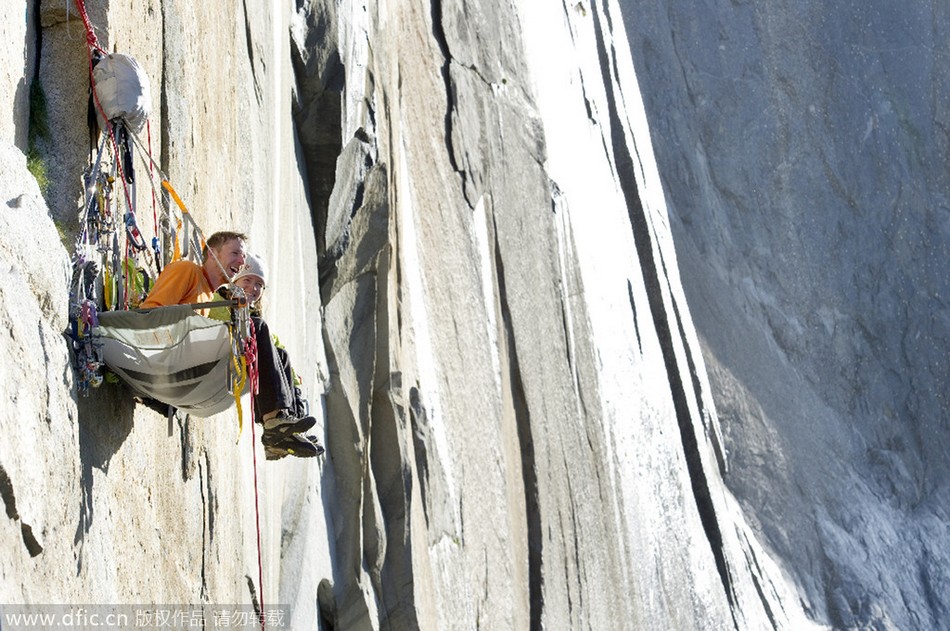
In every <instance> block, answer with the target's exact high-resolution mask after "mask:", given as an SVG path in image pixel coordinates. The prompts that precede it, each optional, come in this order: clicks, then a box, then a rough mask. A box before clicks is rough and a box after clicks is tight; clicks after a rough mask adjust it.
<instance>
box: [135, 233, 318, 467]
mask: <svg viewBox="0 0 950 631" xmlns="http://www.w3.org/2000/svg"><path fill="white" fill-rule="evenodd" d="M246 242H247V235H245V234H242V233H240V232H215V233H214V234H213V235H211V236H210V237H209V238H208V240H207V242H206V244H205V247H204V250H203V251H202V253H203V255H204V260H203V262H202V264H201V265H198V264H197V263H192V262H191V261H176V262H174V263H170V264H169V265H167V266H165V269H164V270H162V273H161V274H159V276H158V280H157V281H155V287H154V288H152V291H151V292H149V294H148V296H147V297H146V299H145V300H144V301H143V302H142V304H141V308H143V309H154V308H155V307H166V306H170V305H185V304H195V303H201V302H211V301H213V300H215V298H216V297H217V293H216V290H217V289H218V288H219V287H221V286H222V285H225V284H226V283H227V282H228V280H229V278H233V277H236V276H238V275H239V274H241V275H244V276H247V275H249V273H252V274H253V275H255V276H258V277H260V278H263V277H264V272H263V271H262V269H261V266H260V263H259V261H258V260H257V259H254V260H252V263H254V269H249V268H250V266H248V265H247V262H248V257H247V250H246V249H245V243H246ZM242 272H244V273H243V274H242ZM262 282H263V281H262ZM208 311H209V310H208V309H200V310H199V312H201V313H202V315H207V314H208ZM255 324H256V325H257V327H258V328H259V334H258V335H256V336H255V337H256V339H257V343H258V374H259V377H260V383H259V388H260V390H259V393H258V401H259V403H260V405H261V408H262V410H267V411H266V412H264V413H263V415H262V416H263V418H261V419H260V422H261V424H262V425H264V431H265V432H266V433H267V435H268V436H269V437H271V438H273V437H274V436H275V435H279V436H280V437H282V438H283V440H280V441H277V440H271V441H270V442H271V443H273V444H272V445H271V446H272V447H274V446H280V447H283V448H286V452H287V453H290V454H292V455H294V456H297V457H302V458H308V457H313V456H318V455H320V454H321V453H323V447H322V446H319V444H317V445H315V444H313V442H312V441H310V440H309V439H307V438H306V437H305V436H303V435H302V433H303V432H306V431H307V430H308V429H310V428H311V427H313V426H314V425H315V424H316V419H315V418H313V417H312V416H303V417H300V416H297V415H296V414H295V412H296V410H295V393H294V391H293V388H292V385H291V384H288V383H287V379H286V378H284V374H283V369H282V367H281V366H278V365H277V357H278V353H277V351H276V349H275V348H274V346H273V341H272V340H271V337H270V333H269V332H268V330H267V326H266V323H265V322H264V321H263V319H255ZM265 446H267V445H265Z"/></svg>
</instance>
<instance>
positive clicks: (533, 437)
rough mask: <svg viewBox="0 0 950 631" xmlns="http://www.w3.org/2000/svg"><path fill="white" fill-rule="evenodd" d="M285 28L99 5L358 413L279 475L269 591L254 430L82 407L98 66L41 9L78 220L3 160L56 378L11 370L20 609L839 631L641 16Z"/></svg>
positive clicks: (5, 479)
mask: <svg viewBox="0 0 950 631" xmlns="http://www.w3.org/2000/svg"><path fill="white" fill-rule="evenodd" d="M287 9H288V10H289V11H290V13H289V14H284V13H283V12H282V9H281V8H280V7H277V8H276V10H275V8H274V7H268V8H261V7H255V6H251V5H250V4H249V3H240V4H237V5H217V4H216V5H214V6H212V5H210V4H207V5H206V4H203V3H187V2H179V1H178V0H165V1H164V2H161V3H156V2H145V1H144V0H143V1H142V2H132V3H126V4H122V5H121V6H120V5H118V4H114V3H93V2H90V6H89V11H90V16H91V18H92V20H93V23H94V24H96V26H97V35H98V37H99V39H100V43H101V44H102V45H103V46H104V47H106V48H108V49H109V50H120V51H122V52H127V53H130V54H132V55H133V56H135V57H137V58H139V59H140V60H141V61H142V63H143V65H144V67H145V68H146V71H147V72H148V74H149V75H150V77H152V82H153V94H154V95H155V114H154V115H153V128H152V142H153V148H154V152H155V155H156V156H157V157H156V160H157V161H158V162H159V164H161V166H162V169H163V171H164V172H165V173H167V174H168V176H169V178H170V179H171V180H172V181H173V182H174V183H175V185H176V188H177V189H178V190H179V192H181V193H182V195H183V197H184V198H185V199H186V201H187V202H188V204H189V206H190V207H191V209H192V212H194V213H195V215H196V218H197V219H198V220H199V223H201V225H202V226H203V227H204V228H205V230H206V231H207V232H211V231H213V230H216V229H221V228H232V227H240V228H244V229H246V230H247V231H249V232H250V233H251V235H252V238H251V250H253V251H256V252H258V253H260V254H262V255H263V256H264V258H265V260H266V261H267V263H268V267H269V269H270V270H272V278H269V287H268V294H267V304H268V307H267V311H266V312H265V314H266V316H267V318H268V320H269V322H270V323H271V326H272V328H273V329H275V330H276V331H277V332H278V333H279V334H280V336H281V338H282V339H283V341H285V342H286V343H287V345H288V347H289V348H290V349H291V352H292V356H293V359H294V363H295V365H296V366H297V368H298V370H299V371H300V372H301V373H302V376H303V378H304V381H305V383H306V384H307V386H308V390H309V394H310V395H311V399H312V402H313V404H314V406H313V407H314V410H315V411H317V412H321V413H323V412H325V415H324V414H320V416H321V420H324V422H325V425H324V427H322V428H321V429H325V443H326V445H327V447H328V456H327V457H326V458H325V459H324V460H322V461H310V462H300V461H298V462H294V461H292V459H285V460H283V461H280V462H277V463H263V462H262V458H260V456H261V453H260V451H258V457H259V460H260V461H261V462H259V464H260V465H261V469H260V470H259V471H258V474H259V475H258V477H259V478H260V480H259V488H260V499H261V508H262V515H261V522H260V526H261V532H262V541H261V543H262V547H261V549H262V552H263V555H264V556H263V568H262V573H263V576H264V581H263V583H264V585H263V588H264V593H263V594H260V593H259V592H257V591H256V590H257V589H259V587H260V586H259V585H258V581H257V547H256V524H255V522H254V521H253V507H254V476H253V469H252V468H251V458H250V454H251V449H252V446H251V444H250V443H251V436H250V432H249V431H248V428H247V427H245V430H244V432H243V433H242V434H240V437H239V436H238V433H237V427H236V419H235V416H234V415H233V413H228V414H222V415H219V416H218V417H215V418H213V419H208V420H199V419H184V418H177V417H176V418H173V419H171V420H168V419H165V418H163V417H162V416H160V415H157V414H155V413H154V412H152V411H150V410H149V409H147V408H145V407H143V406H141V405H137V404H135V403H134V401H133V400H132V399H131V398H130V396H129V393H128V392H127V391H126V390H125V389H124V388H122V387H120V386H104V387H103V388H101V389H99V390H97V391H95V392H94V393H93V394H92V395H91V396H90V397H88V398H80V397H79V396H78V395H77V394H76V392H75V385H74V376H73V374H72V371H71V370H70V369H69V367H68V364H67V362H68V352H67V347H66V344H65V342H64V341H63V339H62V338H61V337H60V336H59V332H60V331H62V330H63V328H64V327H65V324H66V323H65V319H66V316H65V307H66V298H65V291H66V287H65V286H66V283H67V282H68V280H67V278H66V276H65V272H66V269H67V266H66V265H67V261H68V256H69V246H70V243H69V241H70V238H71V235H72V232H71V230H73V231H74V229H75V225H74V223H71V222H75V217H76V214H77V208H76V207H77V201H78V200H79V198H80V192H81V191H79V190H78V187H77V182H79V181H80V176H81V173H82V169H83V167H84V164H85V162H86V160H87V152H88V146H87V139H86V130H85V120H84V119H85V99H86V93H85V90H86V87H85V74H86V64H87V63H88V62H87V59H86V57H85V55H86V52H85V48H84V47H85V44H84V41H85V40H84V34H83V32H82V29H81V25H80V23H79V22H78V21H77V19H76V15H75V13H73V12H71V11H67V10H66V9H65V7H63V6H62V5H61V4H59V3H43V4H41V5H40V11H39V13H38V16H39V18H40V21H41V23H42V24H43V25H44V27H43V31H42V37H41V38H39V41H42V47H41V48H40V49H39V56H38V57H37V59H38V63H39V81H40V82H41V84H42V86H43V88H44V92H45V93H46V94H47V97H48V103H49V106H48V107H49V112H48V113H49V117H50V120H51V132H52V133H51V135H50V138H49V139H46V140H45V141H44V144H42V145H41V146H40V150H41V151H40V153H41V155H42V156H43V157H44V158H45V160H46V163H47V168H48V169H49V173H50V175H51V181H52V183H53V184H52V185H51V188H50V189H49V191H47V193H46V196H45V199H46V200H48V207H47V205H44V204H43V202H42V200H41V197H40V195H39V192H38V191H37V190H36V187H35V186H33V185H32V182H31V180H30V178H29V176H27V175H26V174H25V172H24V170H23V159H22V156H21V154H20V153H19V152H18V151H17V150H16V149H13V148H12V147H11V148H9V150H8V151H7V154H9V155H7V154H4V155H3V162H2V165H3V166H4V168H7V169H9V170H10V173H11V179H10V181H11V182H14V183H15V185H14V186H13V188H12V189H11V191H10V192H9V193H5V195H4V199H5V200H6V207H3V208H2V210H3V211H4V212H5V213H6V214H5V215H4V218H5V219H4V220H5V221H6V222H7V223H9V224H11V225H15V226H16V227H17V228H18V229H19V230H21V231H25V232H26V233H27V234H28V235H30V237H32V239H31V238H30V237H27V236H17V235H18V234H19V233H17V232H16V231H14V230H12V229H11V231H10V232H9V234H10V235H11V236H9V237H8V236H7V234H5V233H4V232H3V231H0V235H2V241H0V245H2V248H3V249H0V252H2V254H3V259H2V260H3V262H4V266H5V267H4V268H5V269H9V270H10V272H9V277H10V287H15V288H17V289H15V291H16V292H17V295H19V296H24V297H26V299H27V300H26V301H25V302H24V303H23V306H22V307H18V308H17V311H16V312H11V313H10V314H9V321H10V322H16V323H21V322H25V323H26V324H24V325H23V326H22V327H21V326H19V324H18V325H17V326H13V325H11V334H10V336H9V337H5V338H3V344H4V349H5V351H6V350H9V352H10V353H17V354H22V355H24V356H25V357H26V358H27V360H28V361H27V362H25V365H28V366H30V367H31V372H29V373H28V372H24V371H19V370H12V369H11V370H8V371H7V372H6V373H4V375H5V377H6V378H5V379H4V384H5V387H6V388H7V389H6V390H4V391H3V395H4V399H3V405H4V410H8V409H9V410H12V411H14V412H15V413H14V414H13V415H12V416H5V417H4V419H3V423H4V425H3V430H4V432H5V435H8V436H16V437H17V440H16V441H10V442H8V443H7V444H4V445H3V446H2V447H0V466H2V470H0V490H2V497H3V501H4V506H5V509H6V516H7V518H6V520H5V521H4V520H3V519H2V518H0V522H2V528H4V532H5V533H6V534H5V535H4V537H3V538H2V541H4V542H5V543H4V544H3V545H4V547H5V549H4V552H5V554H4V555H2V556H0V576H2V580H3V583H2V588H3V599H4V600H7V601H9V602H33V603H36V602H44V601H45V602H51V601H55V602H63V601H69V602H79V601H80V600H86V601H89V600H91V601H93V602H126V603H154V602H181V603H219V604H220V603H234V604H240V603H248V602H254V601H257V602H259V601H260V599H261V597H263V600H264V602H265V603H286V604H289V605H291V606H292V607H293V620H292V621H291V623H292V624H293V625H294V628H298V627H299V628H314V627H322V628H325V629H327V628H335V629H381V628H395V629H412V628H420V629H445V628H465V629H470V628H492V629H496V628H501V629H507V628H517V629H522V628H529V629H540V628H595V629H606V628H631V629H634V628H645V627H646V628H651V627H658V626H661V627H663V628H678V629H695V628H742V629H746V628H749V629H759V628H789V629H791V628H795V629H798V628H803V626H805V625H807V624H808V621H807V620H806V618H805V615H804V613H803V611H802V609H801V605H800V603H799V601H798V598H797V596H796V589H797V588H796V585H795V584H794V583H793V582H792V581H791V580H790V579H789V578H788V577H787V576H786V575H785V573H784V571H783V568H782V567H780V566H778V565H777V564H776V563H775V562H774V561H773V560H771V558H770V557H769V555H768V554H767V553H766V552H765V550H764V549H763V548H762V547H761V546H760V545H759V543H758V541H757V539H756V536H755V535H754V534H753V531H752V530H751V529H750V528H749V527H748V526H747V525H746V520H745V517H744V516H743V514H742V512H741V510H740V509H739V507H738V505H737V503H736V502H735V501H734V500H733V498H732V496H731V494H730V493H729V491H728V490H727V489H726V488H725V486H724V484H723V482H722V475H723V472H724V471H726V470H727V468H728V466H729V462H728V459H727V454H726V453H725V450H724V448H723V439H722V437H721V436H720V431H719V428H718V423H719V420H718V417H717V414H716V411H715V406H714V404H713V400H712V395H711V389H710V387H709V385H708V379H707V376H706V372H705V367H704V364H703V360H702V357H701V356H700V353H699V348H700V343H699V340H698V338H697V335H696V333H695V332H694V330H693V325H692V321H691V317H690V310H689V309H688V308H687V304H686V300H685V297H684V293H683V291H682V289H681V287H680V278H679V272H678V266H677V263H676V256H675V254H674V251H673V242H672V236H671V232H670V226H669V221H668V217H667V212H666V206H665V202H664V198H663V191H662V186H661V182H660V177H659V172H658V170H657V168H656V164H655V161H654V158H653V151H652V147H651V141H650V134H649V132H648V129H647V125H646V116H645V113H644V111H643V107H642V104H641V97H640V94H639V90H638V88H637V80H636V76H635V75H634V72H633V66H632V64H631V61H630V57H629V53H628V44H627V41H626V38H625V36H624V30H623V28H622V24H621V17H620V13H619V7H618V6H617V4H616V2H610V1H608V2H599V1H597V2H595V1H593V0H585V1H583V2H563V3H559V4H557V5H552V6H546V7H542V6H541V5H537V4H536V3H535V4H532V3H530V2H521V3H515V4H510V3H503V2H496V1H494V0H480V1H475V0H471V1H462V0H456V1H450V0H433V1H432V2H430V3H423V4H419V3H416V4H412V3H401V2H399V3H395V2H394V3H390V2H388V1H381V2H376V3H365V2H360V1H358V0H346V1H343V2H336V1H333V2H331V1H329V0H300V1H299V2H297V3H295V4H294V5H292V6H289V7H287ZM27 48H28V49H29V46H27ZM8 83H9V82H8ZM11 85H12V84H11ZM10 102H13V103H17V102H18V101H16V97H15V96H14V97H12V98H11V99H10ZM18 107H20V108H22V106H18ZM79 112H82V116H79V114H78V113H79ZM15 118H17V120H20V119H21V118H23V114H22V112H20V111H18V112H17V113H16V116H15ZM147 193H148V191H147V190H145V191H143V190H141V189H140V190H139V196H140V197H146V198H147V197H148V195H147ZM17 200H19V201H17ZM23 218H28V221H23ZM51 218H52V219H51ZM34 224H35V227H34ZM57 227H58V228H59V230H58V232H61V233H62V235H63V238H64V243H60V242H59V238H58V237H57V238H53V235H54V233H57V230H56V228H57ZM149 236H150V235H149ZM31 240H36V241H41V242H42V243H44V244H48V246H44V247H47V251H48V255H47V256H44V257H37V256H35V255H33V254H32V253H33V252H34V249H33V247H32V243H31ZM34 277H36V278H34ZM2 290H3V291H4V292H6V291H7V287H3V288H2ZM11 291H13V290H11ZM4 296H6V294H4ZM56 296H58V297H56ZM27 303H28V304H27ZM2 304H4V305H7V304H12V301H4V302H3V303H2ZM37 348H42V349H43V355H42V356H41V355H40V353H39V352H38V351H37V350H35V349H37ZM37 372H42V373H45V374H46V375H47V378H46V383H47V384H48V385H47V388H46V389H45V391H42V390H41V391H36V389H35V388H33V387H31V386H32V385H34V384H35V382H36V379H35V377H34V374H35V373H37ZM324 391H325V399H324V398H321V397H320V396H319V395H320V393H321V392H324ZM245 409H246V408H245ZM259 449H260V448H259V447H258V450H259ZM50 452H52V453H55V454H57V455H61V458H60V459H59V460H46V461H45V463H44V464H43V465H42V466H41V465H39V464H38V462H40V461H41V459H40V456H39V454H47V453H50Z"/></svg>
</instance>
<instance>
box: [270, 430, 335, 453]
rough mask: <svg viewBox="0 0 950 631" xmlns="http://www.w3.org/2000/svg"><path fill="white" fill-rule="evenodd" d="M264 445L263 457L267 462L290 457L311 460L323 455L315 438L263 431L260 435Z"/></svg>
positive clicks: (321, 448) (320, 446) (321, 446)
mask: <svg viewBox="0 0 950 631" xmlns="http://www.w3.org/2000/svg"><path fill="white" fill-rule="evenodd" d="M261 443H263V445H264V455H265V457H266V458H267V459H268V460H280V459H281V458H283V457H284V456H287V455H291V456H296V457H297V458H313V457H315V456H319V455H320V454H322V453H323V451H324V450H323V445H321V444H320V442H319V441H318V440H317V438H316V437H315V436H304V435H302V434H281V433H278V432H276V431H265V432H264V433H263V434H262V435H261Z"/></svg>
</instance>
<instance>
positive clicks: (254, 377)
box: [244, 320, 264, 631]
mask: <svg viewBox="0 0 950 631" xmlns="http://www.w3.org/2000/svg"><path fill="white" fill-rule="evenodd" d="M248 324H249V326H248V335H247V340H245V347H244V358H245V359H246V360H247V373H248V374H247V377H248V379H249V380H250V382H251V384H250V390H251V406H250V407H251V455H252V458H253V462H254V518H255V519H256V520H257V586H258V592H259V594H260V596H259V598H260V606H261V610H260V621H261V631H264V562H263V560H262V555H261V511H260V498H259V492H258V485H257V435H256V430H255V429H254V425H255V423H254V397H256V396H257V393H258V387H259V375H258V367H257V335H256V334H255V330H254V321H253V320H249V321H248Z"/></svg>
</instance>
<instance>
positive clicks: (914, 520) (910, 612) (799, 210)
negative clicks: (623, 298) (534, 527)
mask: <svg viewBox="0 0 950 631" xmlns="http://www.w3.org/2000/svg"><path fill="white" fill-rule="evenodd" d="M622 4H623V9H624V17H625V22H626V25H627V28H628V30H629V33H630V41H631V51H632V53H633V56H634V61H635V63H636V65H637V69H638V76H639V79H640V88H641V90H642V92H643V94H644V100H645V103H646V109H647V112H648V119H649V120H650V127H651V131H652V133H653V138H654V144H655V147H656V153H657V160H658V162H659V164H660V172H661V173H662V174H663V183H664V190H665V193H666V196H667V199H668V200H669V202H670V216H671V228H672V231H673V234H674V239H675V242H676V244H677V253H678V255H679V259H680V264H681V270H682V273H683V285H684V288H685V291H686V295H687V297H688V299H689V304H690V307H691V311H692V313H693V316H694V318H695V320H696V326H697V330H698V331H699V334H700V337H701V339H702V340H703V344H704V356H705V359H706V363H707V366H708V367H709V369H710V377H711V380H712V383H713V386H714V392H715V399H716V405H717V408H718V410H719V413H720V418H721V419H722V421H723V432H724V435H725V438H726V445H727V451H728V452H729V455H730V461H731V463H732V467H731V469H730V473H729V475H728V476H727V478H726V480H727V482H728V484H729V487H730V488H731V489H732V490H733V491H734V492H735V493H736V495H737V496H738V497H739V499H740V501H741V503H742V504H743V506H744V507H745V508H746V509H747V511H748V514H750V515H752V516H753V517H754V521H755V522H756V525H757V531H758V532H761V533H762V534H763V535H764V541H766V542H767V544H768V545H769V547H770V548H771V549H772V550H774V551H776V552H777V553H778V555H779V557H781V558H782V559H784V560H785V561H786V563H787V567H789V568H790V569H792V570H793V574H794V576H795V577H796V580H797V581H798V582H799V583H800V584H801V585H802V586H803V588H804V592H805V594H807V601H808V602H809V609H810V611H811V612H812V614H813V615H814V616H815V617H816V618H818V619H821V620H826V621H828V622H830V623H831V624H833V625H834V626H836V627H839V628H901V629H912V628H946V625H947V620H948V615H947V614H948V607H950V603H948V597H947V594H948V593H950V592H948V590H947V589H946V588H947V585H948V574H947V571H946V569H945V568H946V567H947V561H948V558H947V552H946V551H947V549H948V545H947V544H948V531H947V527H946V523H947V511H948V507H950V494H948V493H950V489H948V486H947V479H948V477H947V474H948V471H947V467H948V462H950V461H948V459H947V450H948V445H950V426H948V419H950V403H948V399H947V395H946V384H947V383H948V379H950V367H948V363H947V351H946V349H947V344H948V341H950V319H948V316H947V313H948V311H947V296H948V292H950V281H948V276H947V274H946V269H945V268H946V262H947V260H948V254H950V198H948V194H950V193H948V191H950V189H948V186H947V182H948V170H947V155H948V150H950V137H948V133H947V123H948V113H950V112H948V105H947V100H946V98H944V95H946V94H947V91H948V87H950V86H948V81H950V80H948V72H947V71H948V67H950V66H948V43H947V42H948V39H947V35H948V32H947V25H948V21H947V18H948V13H947V7H946V6H944V5H937V4H934V3H930V2H911V3H909V4H903V5H900V6H899V7H898V6H896V5H893V4H891V3H887V2H861V3H857V2H852V3H843V4H840V5H836V6H830V5H828V4H826V3H817V2H805V3H795V4H791V3H787V4H783V3H779V4H774V3H773V4H769V5H768V6H765V5H757V4H755V3H736V2H712V3H705V4H704V5H702V6H701V7H697V6H696V5H695V4H693V3H685V2H683V3H678V2H673V3H667V4H666V5H664V7H663V9H662V10H660V9H658V8H653V7H647V6H645V5H643V3H633V2H623V3H622Z"/></svg>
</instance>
